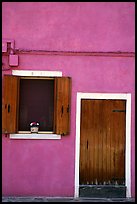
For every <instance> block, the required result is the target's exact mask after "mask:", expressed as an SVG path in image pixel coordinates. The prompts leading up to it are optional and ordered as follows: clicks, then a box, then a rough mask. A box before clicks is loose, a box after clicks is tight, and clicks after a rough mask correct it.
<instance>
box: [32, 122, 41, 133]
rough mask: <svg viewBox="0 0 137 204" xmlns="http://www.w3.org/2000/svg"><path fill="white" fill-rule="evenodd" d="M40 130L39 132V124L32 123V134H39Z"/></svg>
mask: <svg viewBox="0 0 137 204" xmlns="http://www.w3.org/2000/svg"><path fill="white" fill-rule="evenodd" d="M38 130H39V123H38V122H31V123H30V131H31V133H38Z"/></svg>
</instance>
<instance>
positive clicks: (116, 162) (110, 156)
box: [80, 99, 126, 185]
mask: <svg viewBox="0 0 137 204" xmlns="http://www.w3.org/2000/svg"><path fill="white" fill-rule="evenodd" d="M125 110H126V101H125V100H91V99H83V100H82V101H81V127H80V184H83V185H84V184H100V185H103V184H116V183H117V184H122V185H123V184H124V182H125V125H126V124H125V123H126V119H125V118H126V114H125Z"/></svg>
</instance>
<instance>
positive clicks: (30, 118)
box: [19, 79, 54, 131]
mask: <svg viewBox="0 0 137 204" xmlns="http://www.w3.org/2000/svg"><path fill="white" fill-rule="evenodd" d="M53 113H54V79H50V80H48V79H21V80H20V102H19V131H30V126H29V125H30V123H31V122H35V121H36V122H39V124H40V126H39V131H53V116H54V114H53Z"/></svg>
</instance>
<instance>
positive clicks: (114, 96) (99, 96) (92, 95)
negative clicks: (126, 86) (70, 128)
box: [74, 92, 131, 197]
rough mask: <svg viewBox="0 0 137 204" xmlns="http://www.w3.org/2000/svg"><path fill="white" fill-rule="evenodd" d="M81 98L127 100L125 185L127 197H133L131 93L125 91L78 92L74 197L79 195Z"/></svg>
mask: <svg viewBox="0 0 137 204" xmlns="http://www.w3.org/2000/svg"><path fill="white" fill-rule="evenodd" d="M81 99H123V100H126V153H125V154H126V158H125V172H126V173H125V185H126V187H127V191H126V197H131V94H130V93H127V94H125V93H124V94H123V93H81V92H78V93H77V101H76V143H75V189H74V197H79V158H80V115H81Z"/></svg>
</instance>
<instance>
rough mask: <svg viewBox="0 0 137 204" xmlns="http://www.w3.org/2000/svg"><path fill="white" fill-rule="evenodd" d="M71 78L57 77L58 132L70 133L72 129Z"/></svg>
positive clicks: (55, 118)
mask: <svg viewBox="0 0 137 204" xmlns="http://www.w3.org/2000/svg"><path fill="white" fill-rule="evenodd" d="M70 96H71V78H70V77H57V78H55V103H54V104H55V111H54V130H55V133H56V134H60V135H68V134H69V131H70Z"/></svg>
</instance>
